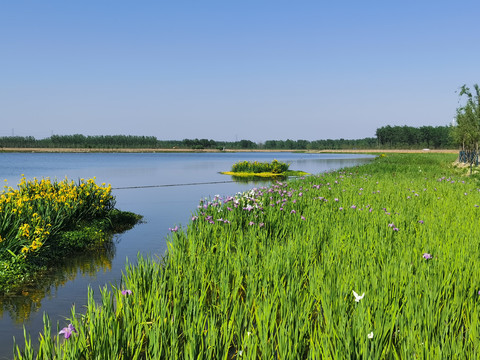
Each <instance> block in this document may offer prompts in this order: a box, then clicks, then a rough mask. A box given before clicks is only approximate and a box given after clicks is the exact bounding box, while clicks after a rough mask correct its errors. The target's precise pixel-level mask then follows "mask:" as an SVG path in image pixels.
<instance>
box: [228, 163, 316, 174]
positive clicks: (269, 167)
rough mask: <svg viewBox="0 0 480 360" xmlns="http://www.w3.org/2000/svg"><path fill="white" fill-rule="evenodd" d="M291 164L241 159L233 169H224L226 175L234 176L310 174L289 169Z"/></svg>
mask: <svg viewBox="0 0 480 360" xmlns="http://www.w3.org/2000/svg"><path fill="white" fill-rule="evenodd" d="M289 167H290V164H287V163H284V162H280V161H278V160H276V159H274V160H273V161H272V162H271V163H269V162H258V161H241V162H238V163H235V164H233V166H232V170H231V171H224V172H222V174H224V175H232V176H233V177H234V178H235V177H239V178H255V177H259V178H287V177H289V176H304V175H309V174H308V173H306V172H303V171H294V170H289Z"/></svg>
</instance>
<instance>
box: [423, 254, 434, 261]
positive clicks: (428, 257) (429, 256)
mask: <svg viewBox="0 0 480 360" xmlns="http://www.w3.org/2000/svg"><path fill="white" fill-rule="evenodd" d="M422 256H423V258H424V259H425V260H428V259H431V258H432V255H430V254H429V253H424V254H423V255H422Z"/></svg>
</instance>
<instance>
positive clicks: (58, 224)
mask: <svg viewBox="0 0 480 360" xmlns="http://www.w3.org/2000/svg"><path fill="white" fill-rule="evenodd" d="M138 220H139V217H138V216H137V215H135V214H132V213H129V212H122V211H119V210H117V209H115V198H114V197H113V196H112V194H111V187H110V186H109V185H108V186H107V185H105V184H102V185H101V186H99V185H97V184H96V183H95V180H94V179H89V180H84V179H81V180H79V181H78V183H75V182H73V181H68V180H67V179H65V180H64V181H60V182H58V181H51V180H50V179H42V180H38V179H33V180H27V179H26V178H24V177H23V178H22V179H21V181H20V183H19V184H18V186H17V188H13V187H9V186H7V185H5V187H4V190H3V191H2V192H1V193H0V288H1V291H2V293H6V292H8V291H11V290H14V289H15V288H18V287H21V286H22V284H24V283H25V282H30V281H35V276H36V274H37V273H39V272H41V271H44V270H45V269H46V268H47V267H50V266H52V264H54V263H58V262H61V260H62V259H64V258H66V257H67V256H70V255H72V254H74V253H76V252H84V251H88V250H92V249H94V248H95V247H96V246H101V245H103V243H104V242H105V241H107V239H108V235H109V234H111V233H117V232H121V231H124V230H126V229H127V228H131V227H132V226H133V225H134V224H135V223H136V222H137V221H138Z"/></svg>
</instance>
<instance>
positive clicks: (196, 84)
mask: <svg viewBox="0 0 480 360" xmlns="http://www.w3.org/2000/svg"><path fill="white" fill-rule="evenodd" d="M479 14H480V1H478V0H475V1H473V0H472V1H464V0H457V1H453V0H452V1H442V0H435V1H430V0H429V1H422V0H415V1H411V0H401V1H400V0H398V1H393V0H392V1H390V0H381V1H368V0H366V1H357V0H356V1H341V0H340V1H331V0H330V1H322V0H317V1H303V0H298V1H292V0H289V1H285V0H272V1H270V0H223V1H210V0H195V1H184V0H170V1H160V0H158V1H146V0H145V1H122V0H115V1H113V0H82V1H80V0H77V1H65V0H61V1H60V0H52V1H49V0H42V1H24V0H15V1H3V2H2V3H1V4H0V136H10V135H12V134H14V135H20V136H34V137H36V138H44V137H48V136H50V135H52V134H60V135H64V134H84V135H115V134H123V135H153V136H156V137H157V138H158V139H160V140H167V139H177V140H181V139H185V138H207V139H214V140H219V141H221V140H224V141H235V140H236V139H238V140H240V139H248V140H252V141H255V142H263V141H265V140H269V139H287V138H289V139H292V140H298V139H306V140H317V139H327V138H332V139H338V138H345V139H358V138H364V137H370V136H372V137H373V136H375V130H376V129H377V128H378V127H381V126H385V125H409V126H423V125H432V126H438V125H442V126H443V125H448V124H450V123H451V121H452V119H453V117H454V115H455V109H456V108H457V107H458V105H459V102H458V100H459V98H458V94H457V93H456V91H457V90H458V88H459V87H460V86H461V85H463V84H467V85H473V84H474V83H480V46H479V40H480V27H479V20H478V19H479Z"/></svg>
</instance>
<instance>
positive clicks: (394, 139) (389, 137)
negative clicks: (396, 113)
mask: <svg viewBox="0 0 480 360" xmlns="http://www.w3.org/2000/svg"><path fill="white" fill-rule="evenodd" d="M376 136H377V139H378V145H379V146H380V147H381V148H392V149H396V148H397V149H398V148H400V149H401V148H407V149H421V148H434V149H445V148H447V149H448V148H451V147H452V146H453V145H454V144H453V143H452V138H451V127H449V126H421V127H419V128H415V127H412V126H390V125H387V126H383V127H381V128H378V129H377V131H376Z"/></svg>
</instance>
